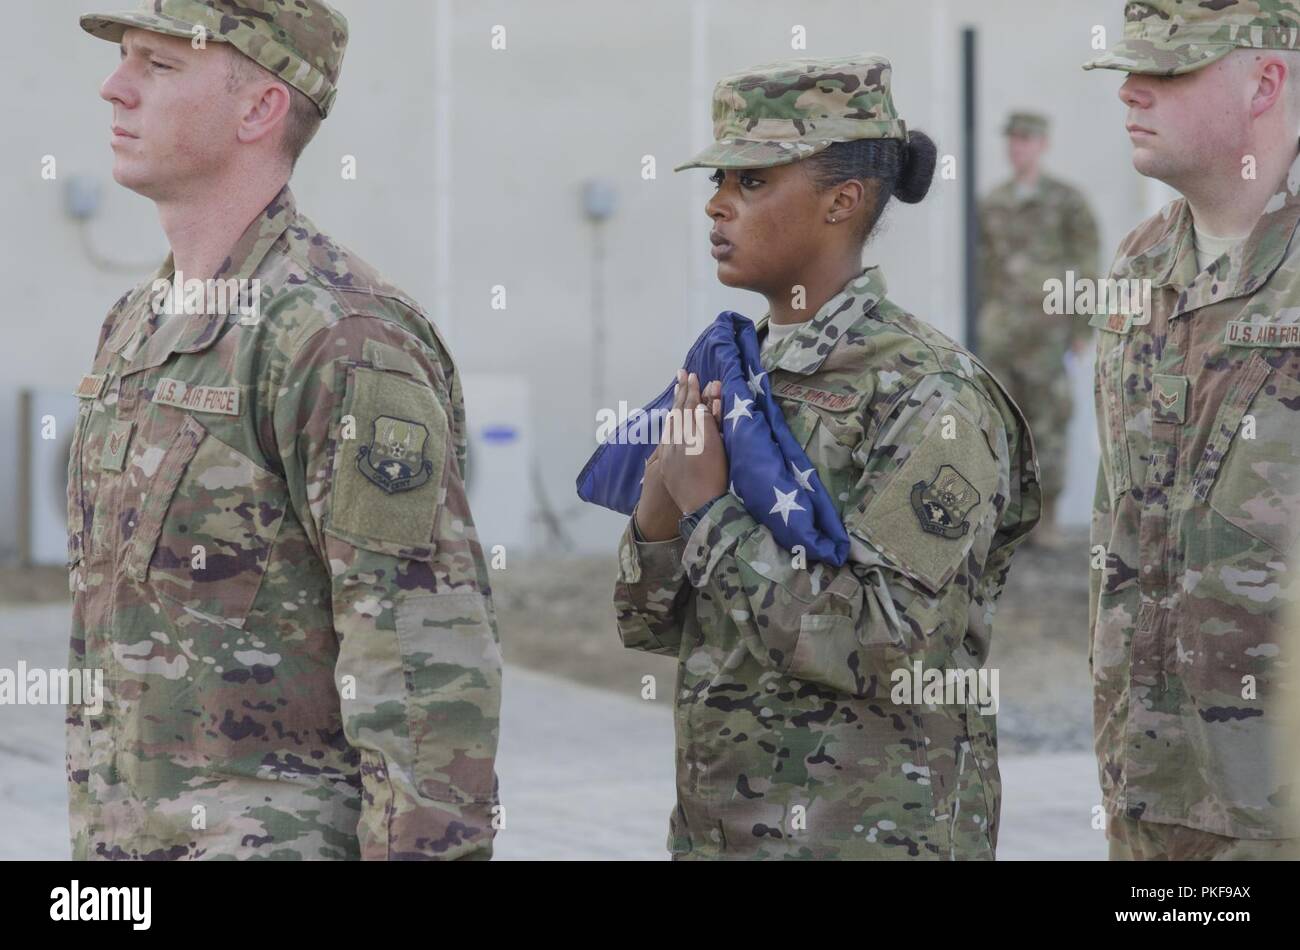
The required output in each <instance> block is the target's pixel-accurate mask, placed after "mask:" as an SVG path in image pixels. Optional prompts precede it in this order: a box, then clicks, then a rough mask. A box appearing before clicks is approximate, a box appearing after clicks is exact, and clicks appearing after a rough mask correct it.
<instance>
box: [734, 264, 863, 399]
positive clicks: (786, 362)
mask: <svg viewBox="0 0 1300 950" xmlns="http://www.w3.org/2000/svg"><path fill="white" fill-rule="evenodd" d="M885 291H886V287H885V275H884V274H882V273H881V271H880V268H879V267H868V268H865V269H864V270H863V271H862V273H861V274H859V275H858V276H857V277H855V278H853V280H851V281H849V282H848V283H847V284H845V285H844V289H843V290H841V291H840V292H839V293H838V294H836V295H835V296H834V297H832V298H831V299H830V300H828V301H826V303H824V304H823V305H822V307H821V309H819V310H818V311H817V312H816V313H815V314H814V315H813V318H812V319H811V320H809V321H808V322H807V323H805V324H803V326H801V327H800V328H799V329H798V330H796V331H795V332H794V333H791V334H790V335H789V336H788V337H786V338H785V339H784V340H782V341H781V342H780V343H778V344H776V346H774V347H773V348H772V349H771V350H769V351H768V352H767V353H766V354H764V355H763V357H762V359H763V366H764V368H765V369H767V370H768V371H769V372H770V371H772V370H775V369H783V370H787V371H788V372H791V373H798V374H799V375H801V376H807V375H809V374H810V373H815V372H817V371H818V370H819V369H821V366H822V363H824V362H826V357H828V356H829V355H830V353H831V350H832V349H834V348H835V344H836V343H838V342H839V341H840V340H841V339H842V338H843V337H844V334H845V332H847V331H848V330H849V329H850V328H852V326H853V325H854V324H855V323H857V322H858V320H860V319H861V318H862V315H863V314H864V313H866V312H867V311H869V310H871V309H872V308H873V307H875V306H876V304H878V303H880V301H881V300H883V299H884V298H885ZM771 316H772V315H771V314H770V313H768V314H764V316H763V318H762V319H761V320H759V321H758V332H759V333H762V332H764V331H765V330H766V329H767V324H768V321H769V320H770V319H771Z"/></svg>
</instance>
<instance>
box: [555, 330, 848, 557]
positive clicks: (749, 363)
mask: <svg viewBox="0 0 1300 950" xmlns="http://www.w3.org/2000/svg"><path fill="white" fill-rule="evenodd" d="M683 366H684V367H685V369H686V371H687V372H688V373H694V374H695V375H696V377H697V378H698V379H699V381H700V389H701V390H703V389H704V387H705V386H706V385H707V384H708V383H710V382H712V381H713V380H715V379H716V380H721V381H722V412H723V416H724V418H723V425H722V441H723V445H725V446H726V449H727V458H728V460H729V462H730V474H731V492H732V493H733V494H735V495H736V496H737V497H738V498H739V499H740V500H741V501H742V502H743V503H744V505H745V509H746V510H747V511H748V512H749V513H750V514H751V515H753V517H754V518H755V520H757V521H758V522H759V523H760V524H763V525H765V526H766V527H767V528H768V529H769V530H770V531H771V532H772V535H773V537H774V538H775V540H776V543H777V544H779V545H780V546H781V547H783V548H785V549H786V550H792V549H793V548H794V547H795V546H796V545H798V546H801V547H802V548H803V550H804V552H805V553H806V555H807V558H808V560H810V561H824V562H826V563H829V564H833V565H835V566H837V567H838V566H839V565H841V564H843V563H844V561H845V560H846V559H847V558H848V554H849V537H848V532H847V531H845V529H844V524H843V522H841V521H840V516H839V511H838V509H837V508H836V505H835V502H834V500H833V499H832V498H831V497H830V495H829V494H828V493H827V491H826V489H825V487H824V486H823V485H822V483H821V479H819V478H818V477H817V472H816V470H815V469H814V468H813V464H812V462H810V461H809V460H808V456H807V455H806V454H805V453H804V451H803V449H802V448H800V446H799V443H798V442H797V441H795V437H794V434H793V433H792V432H791V431H790V428H789V426H787V425H786V422H785V416H784V415H783V414H782V413H781V407H780V406H779V405H778V404H777V402H776V400H775V399H774V398H773V397H772V389H771V385H770V384H769V382H768V378H767V373H766V372H764V371H763V365H762V362H761V361H760V359H759V345H758V334H757V333H756V331H755V329H754V323H753V321H751V320H750V319H749V318H748V317H744V316H742V315H740V314H738V313H733V312H731V311H726V312H724V313H721V314H719V315H718V318H717V319H716V320H714V321H713V323H712V324H710V325H709V327H708V329H706V330H705V331H704V332H703V333H702V334H700V337H699V339H697V340H696V341H695V343H694V344H693V345H692V346H691V349H690V352H689V353H688V354H687V355H686V361H685V363H684V364H683ZM675 375H676V374H675V371H674V380H673V382H671V383H669V384H668V387H667V388H666V389H665V390H664V391H663V392H662V393H661V394H660V395H659V397H658V398H656V399H655V400H654V401H653V402H651V403H649V404H648V405H647V406H645V407H644V408H643V409H640V410H634V411H633V412H631V413H629V414H628V416H627V419H626V420H621V421H620V422H619V424H618V426H617V428H615V430H614V431H613V432H612V433H611V434H610V435H609V436H608V437H607V438H606V439H605V442H604V444H602V445H601V446H600V447H599V448H598V449H597V450H596V452H595V454H594V455H592V457H591V459H590V460H589V461H588V462H587V464H586V465H585V466H583V469H582V473H581V474H580V475H579V476H578V497H580V498H581V499H582V500H583V501H589V502H591V503H593V504H597V505H601V506H602V507H605V508H610V509H612V510H614V511H619V512H622V513H623V514H625V515H630V514H631V513H632V511H633V509H634V508H636V503H637V499H639V498H640V497H641V479H642V476H643V474H644V470H645V463H646V460H647V459H648V458H649V457H650V456H651V454H652V453H653V452H654V450H655V445H656V444H657V442H658V433H659V432H661V431H662V420H663V418H664V417H665V416H666V415H667V413H668V410H669V409H670V408H671V407H672V404H673V386H674V385H675V383H676V379H675ZM679 431H680V428H679Z"/></svg>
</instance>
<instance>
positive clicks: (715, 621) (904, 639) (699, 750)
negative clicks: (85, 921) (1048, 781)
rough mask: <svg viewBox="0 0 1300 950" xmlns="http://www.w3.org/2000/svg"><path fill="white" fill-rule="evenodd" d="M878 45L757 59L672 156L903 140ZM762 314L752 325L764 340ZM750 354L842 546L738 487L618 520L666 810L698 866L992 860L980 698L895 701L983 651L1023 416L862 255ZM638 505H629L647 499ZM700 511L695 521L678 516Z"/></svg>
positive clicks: (1018, 481)
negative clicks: (642, 517) (668, 792)
mask: <svg viewBox="0 0 1300 950" xmlns="http://www.w3.org/2000/svg"><path fill="white" fill-rule="evenodd" d="M889 75H890V69H889V64H888V62H887V61H885V60H883V59H880V58H879V57H859V58H856V59H852V60H848V61H816V60H814V61H796V62H795V63H793V64H774V65H772V66H769V67H755V68H754V69H753V70H749V71H745V72H741V73H738V74H737V75H735V76H732V77H728V78H727V79H724V80H722V81H721V82H720V83H719V84H718V87H717V89H716V91H715V94H714V100H713V108H714V120H715V125H714V131H715V137H716V138H717V140H718V141H717V143H716V144H715V145H713V146H711V147H710V148H709V149H708V150H706V151H705V152H704V153H703V154H702V155H700V156H698V157H697V158H696V159H695V160H693V161H692V162H690V163H687V165H684V166H681V167H689V166H701V167H712V168H727V169H732V168H741V169H744V168H748V169H754V168H767V167H770V166H774V165H780V164H784V163H788V162H790V161H792V160H799V159H802V158H804V157H806V156H808V155H811V154H815V153H816V152H818V151H820V150H821V149H823V148H825V147H826V146H828V145H829V144H831V143H832V142H840V141H848V140H853V139H865V138H873V137H874V138H889V137H893V138H897V139H899V140H901V141H906V135H907V132H906V130H905V126H904V125H903V123H902V122H901V121H900V120H899V118H898V116H897V114H896V112H895V111H894V106H893V101H892V97H891V94H890V90H889ZM767 328H768V318H767V317H765V318H764V319H763V320H762V321H760V323H759V334H760V337H765V335H766V332H767ZM762 362H763V370H764V371H765V372H766V373H768V374H770V383H771V386H772V391H773V394H774V396H775V397H776V399H777V401H778V402H779V403H780V405H781V407H782V411H783V413H784V415H785V418H786V421H787V422H788V424H789V426H790V428H791V430H792V432H793V433H794V435H795V437H796V438H797V439H798V441H799V443H800V444H801V446H802V447H803V448H804V450H805V451H806V452H807V454H808V457H809V459H810V460H811V461H812V463H813V464H814V465H815V466H816V469H817V474H818V476H819V477H820V479H821V481H822V484H823V485H824V486H825V488H826V490H828V491H830V492H831V493H832V495H833V497H834V499H835V500H836V505H837V507H838V508H839V510H840V512H841V515H842V517H843V519H844V523H845V526H846V527H847V529H848V531H849V534H850V538H851V540H852V550H851V554H850V560H849V561H848V562H846V563H845V564H844V565H843V566H842V567H840V568H835V567H832V566H831V565H829V564H819V563H814V564H806V565H805V564H803V563H801V562H800V561H799V560H798V558H797V557H796V556H795V555H793V554H792V553H791V552H790V551H786V550H782V549H781V548H779V547H778V546H777V545H776V543H775V541H774V540H773V536H772V533H771V531H770V529H768V528H767V527H765V526H764V525H762V524H761V523H760V522H759V521H757V520H756V519H755V518H754V517H753V516H752V515H751V514H750V513H749V512H748V511H747V510H746V508H745V506H744V504H743V503H742V502H741V500H740V499H739V498H738V497H736V496H735V495H734V494H731V493H727V494H723V495H722V496H720V497H719V498H717V499H715V500H714V501H712V502H711V503H710V504H709V506H708V507H707V510H705V511H704V513H703V514H702V516H701V515H699V513H698V512H692V513H691V514H690V515H689V516H688V517H687V518H684V519H683V521H682V524H683V526H682V531H683V534H682V535H681V536H679V537H677V538H675V539H669V540H662V541H650V540H644V539H643V538H644V536H643V535H642V534H641V532H640V530H639V528H638V526H637V522H636V516H634V517H633V519H632V521H631V522H630V523H629V525H628V527H627V530H626V531H625V532H624V534H623V538H622V541H621V546H620V551H619V575H618V579H617V582H616V587H615V603H616V607H617V612H618V629H619V632H620V635H621V637H622V640H623V643H624V645H625V646H627V647H629V648H633V649H639V650H645V651H647V652H651V653H660V654H666V655H671V656H676V657H677V658H678V659H679V661H680V664H679V667H678V683H677V689H676V716H675V723H676V736H677V807H676V809H675V810H674V812H673V814H672V818H671V820H670V833H669V848H670V850H671V851H672V852H673V853H674V856H676V857H693V858H700V857H703V858H712V857H722V858H736V857H740V858H778V857H783V858H882V859H889V858H897V859H907V858H922V859H952V858H989V857H992V855H993V852H994V848H995V846H996V841H997V815H998V808H999V800H1000V781H999V777H998V770H997V754H996V732H995V727H994V717H993V715H992V712H991V710H989V709H985V710H984V711H983V712H982V711H981V709H980V704H979V703H978V702H977V701H975V700H974V698H973V695H972V696H970V697H968V701H966V702H959V703H953V704H944V703H942V702H940V703H939V704H937V705H934V706H929V705H925V704H924V703H923V702H922V701H921V699H920V697H916V698H915V700H914V701H908V700H905V699H904V700H903V701H900V702H895V701H894V696H893V695H892V693H893V689H894V687H895V686H896V685H898V682H899V681H898V680H897V678H896V674H897V673H900V672H905V671H910V670H912V669H913V664H914V663H919V664H921V665H922V666H923V667H924V668H925V669H927V670H931V669H962V670H966V671H973V670H975V669H976V668H978V667H980V666H982V665H983V664H984V661H985V660H986V658H987V656H988V651H989V646H990V635H991V621H992V617H993V612H994V606H995V601H996V600H997V597H998V595H999V593H1000V592H1001V589H1002V585H1003V582H1004V579H1005V577H1006V573H1007V570H1008V566H1009V562H1010V558H1011V554H1012V552H1013V550H1014V549H1015V547H1016V545H1017V544H1018V543H1019V540H1020V539H1021V538H1022V537H1023V536H1024V534H1025V533H1026V532H1027V531H1028V530H1029V529H1030V528H1031V527H1032V526H1033V524H1034V522H1035V520H1036V519H1037V516H1038V509H1039V498H1040V495H1039V490H1038V484H1037V465H1036V462H1035V460H1034V456H1033V449H1032V443H1031V441H1030V438H1029V435H1028V432H1027V428H1026V426H1025V424H1024V421H1023V418H1022V417H1021V415H1020V413H1019V412H1018V411H1017V410H1016V408H1015V406H1014V405H1013V404H1012V402H1011V401H1010V400H1009V399H1008V398H1007V396H1006V394H1005V393H1004V392H1003V390H1002V388H1001V387H1000V386H999V385H998V384H997V382H996V381H995V380H994V379H993V378H992V377H991V376H990V375H989V374H988V373H987V372H986V371H985V369H984V368H983V367H982V366H981V365H980V364H979V363H978V362H977V361H975V360H974V359H973V358H972V357H971V356H970V355H969V354H967V353H966V352H965V351H964V350H962V349H961V348H960V347H959V346H957V345H956V344H955V343H953V342H952V341H951V340H949V339H947V338H946V337H944V336H943V335H942V334H941V333H939V332H938V331H936V330H935V329H933V328H932V327H930V326H928V325H927V324H925V323H924V322H922V321H920V320H918V319H917V318H916V317H913V316H912V315H910V314H908V313H907V312H905V311H903V310H902V309H900V308H899V307H897V306H895V305H894V304H893V303H891V302H890V301H889V300H888V299H886V296H885V281H884V277H883V276H882V275H881V273H880V271H879V270H878V269H877V268H874V267H871V268H867V269H865V270H864V271H862V272H861V274H859V275H858V276H857V277H855V278H854V279H852V280H850V281H849V283H848V284H847V285H846V286H844V288H843V289H842V291H841V292H840V293H839V294H838V295H836V296H834V297H832V298H831V299H830V300H829V301H827V302H826V303H825V304H824V305H822V306H821V307H820V308H819V309H818V310H817V311H816V313H815V314H814V315H813V316H812V318H811V319H810V320H808V321H807V322H806V323H804V324H802V325H800V326H799V327H798V329H797V330H796V331H794V332H793V333H792V334H791V335H789V336H788V337H786V338H785V339H783V340H781V341H780V342H777V343H774V344H773V345H772V346H771V347H770V348H765V349H764V353H763V357H762ZM643 501H644V497H643ZM697 517H698V520H696V519H697Z"/></svg>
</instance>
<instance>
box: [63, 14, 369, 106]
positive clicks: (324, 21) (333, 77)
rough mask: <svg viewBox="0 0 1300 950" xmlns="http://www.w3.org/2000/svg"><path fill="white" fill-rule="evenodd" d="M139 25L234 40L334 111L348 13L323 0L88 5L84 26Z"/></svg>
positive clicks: (93, 29)
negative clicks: (96, 8)
mask: <svg viewBox="0 0 1300 950" xmlns="http://www.w3.org/2000/svg"><path fill="white" fill-rule="evenodd" d="M132 27H134V28H136V29H141V30H149V31H151V32H153V33H165V34H166V35H168V36H179V37H181V38H183V39H193V38H194V37H195V36H199V35H204V36H205V37H206V39H208V40H212V41H213V42H217V43H229V44H230V45H231V46H233V47H234V48H235V49H237V50H239V51H240V52H241V53H243V54H244V55H245V56H247V57H248V58H249V59H251V60H253V61H254V62H255V63H257V64H258V65H260V66H263V67H265V68H266V69H268V70H270V71H271V72H272V73H274V74H275V75H276V76H278V77H279V78H280V79H282V80H284V81H285V82H287V83H288V84H289V85H291V86H293V87H294V88H295V89H297V90H299V91H300V92H301V93H303V95H305V96H306V97H307V98H308V99H310V100H311V101H312V102H314V103H316V108H317V109H319V110H320V114H321V116H322V118H323V117H324V116H327V115H329V111H330V106H332V105H333V104H334V97H335V95H336V94H337V92H338V89H337V85H338V81H339V70H340V69H341V68H342V66H343V51H344V50H345V49H346V48H347V45H348V21H347V20H346V19H344V18H343V14H341V13H339V12H338V11H337V10H335V9H334V8H333V7H331V6H330V5H329V4H327V3H323V2H322V0H142V2H141V3H140V6H139V8H138V9H135V10H123V11H120V12H116V13H87V14H84V15H83V16H82V17H81V28H82V29H83V30H85V31H86V32H87V33H89V34H91V35H92V36H98V37H99V38H100V39H102V40H108V41H110V42H113V43H120V42H121V41H122V34H123V33H124V32H125V31H126V30H128V29H130V28H132Z"/></svg>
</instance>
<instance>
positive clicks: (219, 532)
mask: <svg viewBox="0 0 1300 950" xmlns="http://www.w3.org/2000/svg"><path fill="white" fill-rule="evenodd" d="M171 276H172V263H171V260H170V259H168V261H167V262H166V263H165V264H164V265H163V267H162V268H161V269H160V270H159V272H158V275H157V279H168V278H170V277H171ZM217 276H218V277H219V278H222V279H226V278H255V279H257V280H259V281H260V282H261V297H260V300H261V313H260V318H259V319H257V320H256V321H255V322H247V323H246V322H244V321H241V319H240V318H239V316H238V315H235V316H231V317H227V316H225V315H223V314H221V313H216V314H213V315H211V316H209V315H206V314H197V315H186V314H183V313H174V314H171V315H167V316H165V317H162V318H161V319H160V318H159V317H157V316H155V315H154V313H153V307H152V304H153V303H154V301H153V299H152V298H153V296H154V295H153V293H152V291H151V283H152V282H146V283H145V284H142V285H141V286H140V287H138V288H136V290H134V291H132V292H130V293H128V294H126V295H125V296H123V297H122V299H121V300H119V301H118V303H117V304H116V305H115V306H114V307H113V309H112V310H111V312H110V313H109V315H108V318H107V319H106V320H105V322H104V325H103V330H102V332H101V335H100V343H99V348H98V353H97V355H96V357H95V362H94V367H93V369H92V371H91V374H90V375H88V376H86V377H85V378H84V379H83V380H82V383H81V386H80V387H79V389H78V395H79V396H80V397H81V398H80V405H81V411H80V415H79V421H78V424H77V430H76V434H75V440H74V442H73V444H72V451H71V457H70V461H69V470H68V474H69V478H68V533H69V561H70V567H71V573H70V585H71V589H72V590H73V592H74V595H75V597H74V602H73V624H72V647H71V663H72V666H73V667H74V668H77V667H90V668H101V669H103V670H104V679H105V687H106V693H107V701H106V703H105V707H104V710H103V713H102V714H101V715H91V714H90V712H89V710H88V709H86V708H83V707H81V706H70V707H69V709H68V720H67V723H68V730H67V739H68V754H67V774H68V782H69V786H70V787H69V794H70V799H71V800H70V810H71V818H72V840H73V852H74V856H75V857H77V858H122V859H132V858H139V859H146V858H151V859H158V858H163V859H167V858H253V857H262V858H330V859H347V858H358V857H361V858H367V859H372V858H374V859H385V858H387V859H399V858H435V857H461V856H471V857H488V856H490V854H491V842H492V836H493V833H494V830H493V827H492V817H493V814H492V808H493V805H494V803H495V802H496V780H495V775H494V770H493V762H494V757H495V750H496V740H497V717H498V703H499V690H500V686H499V682H500V650H499V646H498V641H497V635H496V620H495V616H494V614H493V611H492V606H491V601H490V593H489V587H488V582H487V575H486V571H485V566H484V563H483V558H482V552H481V550H480V548H479V544H478V541H477V539H476V536H475V532H474V527H473V522H472V520H471V519H470V514H469V509H468V507H467V504H466V499H465V490H464V485H463V465H464V455H465V424H464V412H463V406H462V402H461V395H460V383H459V378H458V376H457V375H456V372H455V368H454V366H453V364H452V362H451V359H450V357H449V355H448V353H447V350H446V348H445V346H444V345H443V343H442V340H441V339H440V338H439V336H438V334H437V332H436V331H435V330H434V328H433V326H432V325H431V324H430V323H429V321H428V320H427V319H426V318H425V316H424V315H423V314H422V313H421V312H420V309H419V307H418V306H417V305H416V304H415V303H413V302H412V301H411V300H410V299H408V298H407V297H405V296H404V295H403V294H402V293H401V292H400V291H398V290H396V289H395V288H392V287H390V286H388V285H386V284H385V283H383V281H382V280H381V278H380V277H379V276H378V275H377V274H376V273H375V272H374V271H373V270H371V269H370V267H369V266H368V265H366V264H365V263H364V262H362V261H360V260H358V259H357V258H356V257H354V256H353V255H352V254H351V253H350V252H348V251H347V250H346V249H344V248H342V247H340V246H339V245H337V244H335V243H334V242H332V241H331V240H330V238H328V237H327V236H326V235H324V234H321V233H320V232H319V231H318V230H317V229H316V227H315V226H314V225H313V224H312V223H311V222H310V221H309V220H307V219H306V218H305V217H302V216H301V215H299V214H298V213H297V211H296V210H295V207H294V202H293V197H292V195H291V193H290V192H289V189H288V188H287V187H286V188H285V189H284V190H282V191H281V192H280V193H279V194H278V195H277V196H276V197H275V199H273V200H272V201H271V203H270V204H269V205H268V206H267V207H266V209H265V210H264V211H263V212H262V213H260V214H259V215H258V217H257V218H256V219H255V220H254V221H253V222H252V224H250V225H249V227H248V229H247V230H246V231H245V232H244V234H243V235H242V237H240V239H239V240H238V242H237V243H236V245H235V248H234V250H233V251H232V252H231V255H230V257H229V258H227V260H226V261H225V263H224V264H223V266H222V267H221V269H220V271H219V273H218V275H217Z"/></svg>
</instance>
